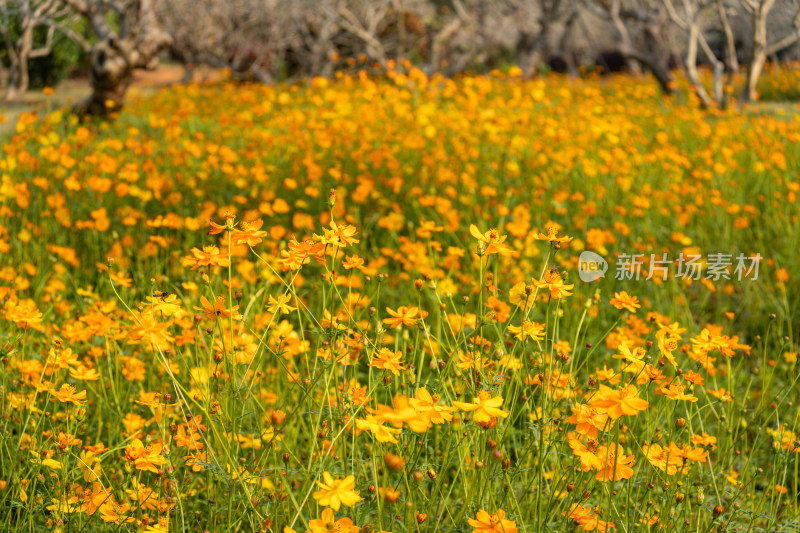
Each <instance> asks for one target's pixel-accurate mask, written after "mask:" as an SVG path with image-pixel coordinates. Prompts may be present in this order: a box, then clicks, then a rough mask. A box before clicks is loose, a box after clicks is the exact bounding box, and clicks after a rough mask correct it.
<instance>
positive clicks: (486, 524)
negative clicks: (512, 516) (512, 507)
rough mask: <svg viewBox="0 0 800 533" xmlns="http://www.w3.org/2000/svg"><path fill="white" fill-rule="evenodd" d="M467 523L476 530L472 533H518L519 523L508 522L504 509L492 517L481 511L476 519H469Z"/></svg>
mask: <svg viewBox="0 0 800 533" xmlns="http://www.w3.org/2000/svg"><path fill="white" fill-rule="evenodd" d="M467 522H468V523H469V525H471V526H472V527H474V528H475V529H473V530H472V533H517V523H516V522H514V521H513V520H506V512H505V511H503V510H502V509H498V510H497V512H496V513H494V514H491V515H490V514H489V513H487V512H486V511H484V510H483V509H481V510H480V511H478V514H477V515H475V518H468V519H467Z"/></svg>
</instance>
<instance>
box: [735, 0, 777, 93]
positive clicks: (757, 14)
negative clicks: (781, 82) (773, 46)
mask: <svg viewBox="0 0 800 533" xmlns="http://www.w3.org/2000/svg"><path fill="white" fill-rule="evenodd" d="M774 4H775V0H761V1H760V2H759V3H758V6H757V7H756V9H755V11H754V12H753V51H752V53H751V55H750V62H749V64H748V65H747V81H746V82H745V86H744V90H743V91H742V102H741V103H742V104H746V103H748V102H752V101H754V100H755V99H756V97H757V93H756V86H757V85H758V79H759V78H760V77H761V72H762V71H763V70H764V63H765V62H766V61H767V15H769V11H770V9H772V6H773V5H774Z"/></svg>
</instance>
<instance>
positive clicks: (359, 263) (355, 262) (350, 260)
mask: <svg viewBox="0 0 800 533" xmlns="http://www.w3.org/2000/svg"><path fill="white" fill-rule="evenodd" d="M342 266H343V267H344V269H345V270H350V269H353V268H357V269H359V270H361V268H362V267H363V266H364V260H363V259H362V258H360V257H358V256H357V255H352V256H350V257H347V258H345V260H344V261H342Z"/></svg>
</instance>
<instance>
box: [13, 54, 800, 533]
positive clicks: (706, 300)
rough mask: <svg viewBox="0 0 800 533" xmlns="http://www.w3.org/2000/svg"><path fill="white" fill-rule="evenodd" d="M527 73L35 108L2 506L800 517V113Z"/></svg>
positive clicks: (194, 92) (26, 147)
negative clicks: (110, 111)
mask: <svg viewBox="0 0 800 533" xmlns="http://www.w3.org/2000/svg"><path fill="white" fill-rule="evenodd" d="M515 74H516V73H515V72H513V70H512V72H511V74H501V73H492V74H491V75H487V76H466V77H462V78H458V79H455V80H451V79H444V78H431V79H429V78H427V77H426V76H425V75H424V74H423V73H422V72H420V71H419V70H416V69H413V68H412V69H406V70H397V71H390V72H388V74H387V75H384V76H374V77H373V76H366V75H363V74H362V75H352V76H349V75H339V76H338V77H337V79H336V80H326V79H321V78H319V79H314V80H310V81H309V82H308V83H304V84H298V85H293V86H288V85H278V86H265V85H256V84H253V85H249V84H233V83H217V84H210V85H186V86H175V87H173V88H171V89H169V90H164V91H160V92H158V93H157V94H156V95H155V96H151V97H147V98H140V99H137V100H134V101H132V102H130V105H129V106H128V107H126V108H125V109H124V110H122V111H121V112H120V113H119V114H118V116H116V117H115V118H114V120H110V121H108V122H99V121H98V122H88V121H83V122H82V121H80V120H79V119H78V118H77V117H75V116H71V115H68V114H67V113H66V111H64V112H55V113H52V114H49V115H42V116H39V115H36V114H33V113H32V114H27V115H23V117H22V118H21V119H20V121H19V122H18V123H17V125H16V133H15V134H14V135H13V136H10V137H9V138H7V139H5V142H4V144H3V150H2V153H0V200H2V208H0V298H1V299H2V303H0V332H2V338H0V352H1V353H0V358H1V361H2V362H1V363H0V377H1V378H2V382H1V383H0V386H1V387H2V388H0V397H1V399H0V529H2V530H4V531H32V532H34V531H35V532H39V531H58V532H91V531H148V532H166V531H180V532H184V531H186V532H195V531H200V532H202V531H210V532H225V531H248V532H249V531H273V532H280V533H286V532H291V531H297V532H303V531H310V532H313V533H321V532H334V531H336V532H353V533H355V532H358V531H360V532H364V533H368V532H380V531H391V532H410V531H430V532H435V531H443V532H468V531H472V532H481V533H489V532H496V533H515V532H526V533H527V532H539V531H542V532H543V531H564V532H571V531H617V532H625V533H630V532H634V531H686V532H690V531H691V532H710V531H719V532H721V531H731V532H734V531H741V532H767V531H775V532H777V531H795V530H796V528H797V527H799V526H800V507H799V506H798V501H799V500H798V497H799V496H800V463H799V462H798V459H799V458H800V457H799V456H798V452H800V440H798V439H799V437H798V433H800V428H798V421H799V420H800V419H799V418H798V415H800V411H798V409H799V408H800V395H798V392H797V391H798V390H799V389H798V380H800V374H799V373H798V371H797V368H796V360H797V352H798V347H797V344H798V336H797V331H796V328H797V323H796V322H797V321H796V319H797V318H798V317H800V301H799V300H798V295H799V294H800V293H799V292H798V289H799V287H798V283H799V281H798V280H800V256H798V254H797V245H798V243H800V203H798V195H800V177H798V171H797V161H798V159H799V158H800V142H799V141H800V120H797V119H796V118H795V115H792V114H756V113H746V112H739V111H737V110H735V109H730V110H728V111H703V110H700V109H698V107H697V106H696V105H695V104H693V103H691V102H690V103H684V102H681V101H669V100H664V99H662V98H661V97H660V96H659V95H658V94H657V88H656V87H655V84H650V83H648V82H646V81H644V80H637V79H633V78H629V77H614V78H609V79H599V78H592V77H590V78H589V79H586V80H583V81H578V80H569V79H567V78H562V77H557V76H552V77H549V78H543V79H536V80H523V79H522V78H520V77H518V76H516V75H515ZM764 83H767V84H770V83H772V86H776V87H777V86H782V85H783V84H784V82H782V81H781V80H777V81H775V80H771V79H770V78H769V76H767V78H766V80H765V82H764ZM588 252H592V253H591V254H589V253H588ZM587 257H589V258H592V260H593V261H594V262H591V263H590V262H589V261H588V260H587V259H586V258H587ZM603 268H605V270H603ZM601 274H604V276H601Z"/></svg>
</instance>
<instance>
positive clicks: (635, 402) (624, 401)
mask: <svg viewBox="0 0 800 533" xmlns="http://www.w3.org/2000/svg"><path fill="white" fill-rule="evenodd" d="M649 405H650V404H649V403H647V400H643V399H641V398H639V393H638V391H637V390H636V387H635V386H634V385H628V386H627V387H623V388H621V389H619V390H614V389H612V388H610V387H606V386H605V385H600V390H599V391H597V395H596V396H595V397H594V399H593V400H592V402H591V406H592V407H601V408H604V409H607V410H608V416H610V417H611V418H612V419H614V420H616V419H617V418H620V417H621V416H622V415H635V414H637V413H638V412H639V411H644V410H645V409H647V407H648V406H649Z"/></svg>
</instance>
